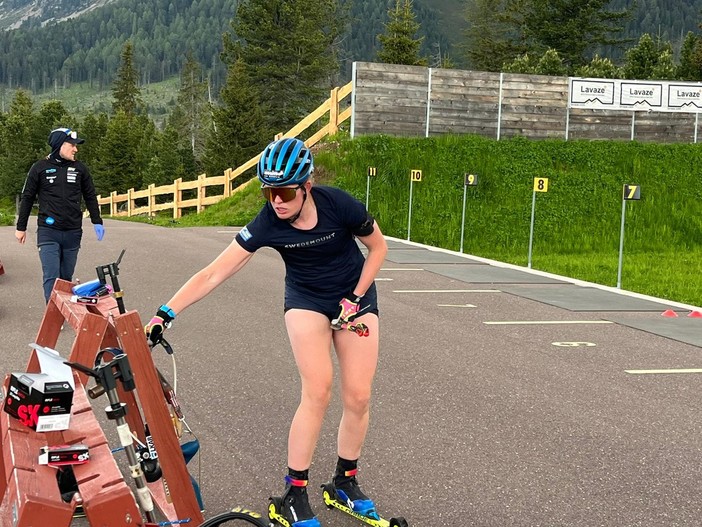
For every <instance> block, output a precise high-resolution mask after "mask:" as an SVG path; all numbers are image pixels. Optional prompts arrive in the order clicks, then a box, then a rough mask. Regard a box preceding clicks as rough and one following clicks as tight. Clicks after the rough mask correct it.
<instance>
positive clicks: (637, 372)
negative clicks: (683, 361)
mask: <svg viewBox="0 0 702 527" xmlns="http://www.w3.org/2000/svg"><path fill="white" fill-rule="evenodd" d="M624 371H625V372H626V373H630V374H632V375H650V374H669V373H702V369H700V368H687V369H686V368H680V369H669V370H624Z"/></svg>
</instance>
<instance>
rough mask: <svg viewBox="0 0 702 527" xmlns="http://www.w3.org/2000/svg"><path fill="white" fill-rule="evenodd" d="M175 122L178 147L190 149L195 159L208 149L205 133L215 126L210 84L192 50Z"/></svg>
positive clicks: (183, 78)
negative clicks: (210, 104)
mask: <svg viewBox="0 0 702 527" xmlns="http://www.w3.org/2000/svg"><path fill="white" fill-rule="evenodd" d="M172 115H173V119H171V123H172V124H173V125H174V126H177V127H178V128H179V132H180V134H179V135H178V147H179V148H181V147H184V146H186V145H187V146H189V148H190V150H191V151H192V154H193V156H195V158H198V159H199V158H200V157H201V156H202V153H203V151H204V148H205V140H206V138H205V131H206V130H207V129H208V128H209V127H210V126H211V123H212V112H211V111H210V106H209V103H208V101H207V83H206V82H205V81H203V78H202V66H201V65H200V64H199V63H198V62H197V61H196V60H195V57H194V56H193V54H192V52H191V51H188V54H187V56H186V60H185V64H184V65H183V70H182V71H181V73H180V90H179V91H178V101H177V106H176V109H175V110H174V112H173V114H172Z"/></svg>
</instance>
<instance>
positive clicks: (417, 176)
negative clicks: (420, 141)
mask: <svg viewBox="0 0 702 527" xmlns="http://www.w3.org/2000/svg"><path fill="white" fill-rule="evenodd" d="M421 180H422V171H421V170H411V171H410V195H409V216H408V218H407V241H410V233H411V229H412V187H413V186H414V185H413V183H414V182H415V181H421Z"/></svg>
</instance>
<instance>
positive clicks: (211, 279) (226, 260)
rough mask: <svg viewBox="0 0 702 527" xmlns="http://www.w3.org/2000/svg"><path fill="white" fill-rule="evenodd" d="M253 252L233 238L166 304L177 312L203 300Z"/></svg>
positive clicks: (244, 262) (247, 259)
mask: <svg viewBox="0 0 702 527" xmlns="http://www.w3.org/2000/svg"><path fill="white" fill-rule="evenodd" d="M253 254H254V253H250V252H248V251H247V250H245V249H244V248H243V247H242V246H241V245H239V243H238V242H237V241H236V240H233V241H232V243H230V244H229V247H227V248H226V249H224V251H222V252H221V253H220V255H219V256H218V257H217V258H215V260H214V261H213V262H212V263H211V264H209V265H208V266H207V267H205V268H204V269H202V270H200V271H198V272H197V273H195V274H194V275H193V276H192V278H190V280H188V281H187V282H185V284H184V285H183V287H181V288H180V289H179V290H178V292H177V293H176V294H175V295H173V298H171V299H170V300H169V301H168V303H167V304H166V305H167V306H168V307H170V308H171V309H172V310H173V311H174V312H175V313H176V314H178V313H180V312H181V311H183V310H184V309H185V308H187V307H188V306H190V305H192V304H194V303H195V302H198V301H199V300H202V299H203V298H204V297H206V296H207V295H208V294H209V293H210V292H211V291H212V290H214V289H215V288H216V287H217V286H218V285H219V284H221V283H222V282H224V281H225V280H226V279H227V278H229V277H230V276H232V275H234V273H236V272H237V271H239V269H241V268H242V267H244V265H246V263H247V262H248V261H249V260H250V259H251V257H252V256H253Z"/></svg>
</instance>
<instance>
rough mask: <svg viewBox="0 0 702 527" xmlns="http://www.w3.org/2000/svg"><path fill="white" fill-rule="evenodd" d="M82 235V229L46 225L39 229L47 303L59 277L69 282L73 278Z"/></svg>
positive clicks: (40, 254) (38, 239)
mask: <svg viewBox="0 0 702 527" xmlns="http://www.w3.org/2000/svg"><path fill="white" fill-rule="evenodd" d="M82 237H83V230H82V229H74V230H70V231H60V230H57V229H49V228H46V227H39V228H38V229H37V247H38V248H39V259H40V260H41V268H42V272H43V275H44V299H45V300H46V302H47V303H48V302H49V298H50V297H51V290H52V289H53V288H54V282H55V281H56V279H57V278H60V279H61V280H67V281H69V282H70V281H72V280H73V271H74V270H75V268H76V262H77V261H78V251H79V249H80V240H81V238H82Z"/></svg>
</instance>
